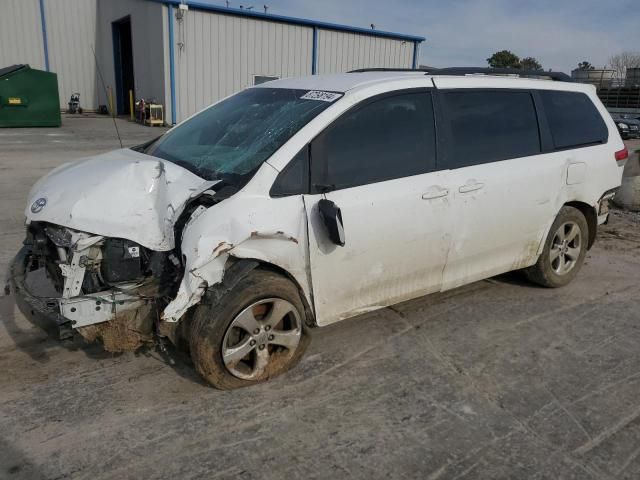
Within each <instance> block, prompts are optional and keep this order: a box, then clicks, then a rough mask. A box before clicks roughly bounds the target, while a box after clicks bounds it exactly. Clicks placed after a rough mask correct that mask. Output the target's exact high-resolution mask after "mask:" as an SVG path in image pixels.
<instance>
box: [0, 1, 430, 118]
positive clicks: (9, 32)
mask: <svg viewBox="0 0 640 480" xmlns="http://www.w3.org/2000/svg"><path fill="white" fill-rule="evenodd" d="M3 3H4V4H3V6H4V10H3V15H2V16H0V67H2V66H7V65H11V64H16V63H29V64H30V65H31V66H32V67H34V68H40V69H43V70H47V69H48V70H51V71H54V72H56V73H57V74H58V82H59V90H60V103H61V108H66V103H67V101H68V100H69V97H70V95H71V94H72V93H74V92H79V93H80V101H81V104H82V106H83V107H84V108H85V109H96V108H98V106H99V105H106V104H108V103H109V102H108V98H107V96H106V95H105V93H104V88H103V86H102V81H101V80H100V74H101V75H102V79H103V81H104V84H105V86H106V87H107V89H109V90H110V91H111V92H112V94H113V97H114V103H115V105H114V106H113V107H114V108H117V110H118V112H119V113H123V112H124V111H128V102H129V99H128V93H127V92H128V89H129V88H131V89H133V90H134V92H135V97H136V98H137V99H138V98H145V99H154V100H155V101H156V102H159V103H162V104H163V105H164V107H165V120H166V121H167V123H176V122H179V121H181V120H184V119H185V118H187V117H189V116H190V115H192V114H194V113H196V112H197V111H199V110H201V109H202V108H204V107H206V106H207V105H210V104H211V103H213V102H215V101H218V100H220V99H222V98H224V97H226V96H228V95H230V94H232V93H235V92H237V91H239V90H241V89H243V88H246V87H249V86H252V85H254V84H255V83H256V82H257V81H264V80H267V79H268V78H269V77H278V78H282V77H290V76H300V75H310V74H321V73H337V72H345V71H348V70H353V69H356V68H364V67H393V68H411V67H415V66H416V60H417V54H418V46H419V44H420V43H421V42H422V41H424V38H422V37H417V36H413V35H404V34H399V33H390V32H384V31H378V30H369V29H364V28H357V27H348V26H344V25H336V24H330V23H326V22H318V21H314V20H307V19H299V18H292V17H285V16H281V15H272V14H264V13H259V12H254V11H250V10H241V9H235V8H226V7H221V6H215V5H211V4H206V3H201V2H198V1H191V0H188V1H186V2H183V3H186V4H187V5H188V7H189V9H188V11H184V10H180V9H179V8H178V6H179V4H180V3H181V2H180V0H3ZM120 26H123V27H122V28H125V30H123V31H125V32H127V30H126V29H128V32H130V33H126V35H125V37H122V33H118V32H120V30H119V28H121V27H120ZM129 42H130V46H129ZM92 48H93V49H94V50H95V53H96V58H97V62H96V58H94V56H93V52H92ZM129 50H130V51H129ZM125 57H126V58H129V57H130V62H131V65H130V67H128V65H129V64H128V63H127V61H126V60H125ZM96 63H97V64H98V65H99V67H100V68H99V70H98V69H97V68H96ZM129 70H131V71H130V72H129ZM265 77H266V78H265Z"/></svg>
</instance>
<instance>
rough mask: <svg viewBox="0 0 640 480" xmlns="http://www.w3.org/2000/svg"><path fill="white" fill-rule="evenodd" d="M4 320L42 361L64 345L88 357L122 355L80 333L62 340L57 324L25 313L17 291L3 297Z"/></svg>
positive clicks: (0, 312)
mask: <svg viewBox="0 0 640 480" xmlns="http://www.w3.org/2000/svg"><path fill="white" fill-rule="evenodd" d="M0 322H1V323H2V324H3V326H4V328H5V331H6V332H7V334H8V336H9V337H10V338H11V339H12V340H13V344H14V345H15V347H16V348H17V349H18V350H20V351H22V352H24V353H26V354H27V355H29V357H30V358H31V359H32V360H34V361H36V362H39V363H47V362H48V361H49V360H50V359H51V358H50V352H51V351H54V350H57V349H60V348H65V349H67V350H70V351H81V352H83V353H84V354H85V355H86V356H87V357H89V358H93V359H97V360H99V359H106V358H113V357H114V356H118V355H121V354H119V353H111V352H106V351H104V349H102V348H101V346H100V345H99V344H91V343H88V342H86V341H84V339H82V338H81V337H80V336H79V335H74V337H73V338H70V339H65V340H60V339H59V338H58V331H57V326H56V325H55V324H53V323H52V322H47V321H46V319H45V318H43V317H41V316H39V315H37V314H34V315H23V314H22V312H20V309H19V308H18V306H17V304H16V301H15V297H14V296H13V294H9V295H5V296H2V297H0Z"/></svg>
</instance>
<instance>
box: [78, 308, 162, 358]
mask: <svg viewBox="0 0 640 480" xmlns="http://www.w3.org/2000/svg"><path fill="white" fill-rule="evenodd" d="M155 312H156V309H155V308H154V307H153V305H152V304H151V303H150V304H148V305H144V306H142V307H140V308H138V309H136V310H131V311H126V312H122V313H119V314H117V316H116V318H115V319H113V320H110V321H108V322H103V323H98V324H96V325H89V326H87V327H82V328H78V333H80V335H82V336H83V337H84V339H85V340H86V341H88V342H89V343H94V342H96V341H98V340H101V341H102V343H103V345H104V349H105V350H106V351H107V352H133V351H135V350H137V349H138V348H140V347H141V346H142V345H144V344H146V343H152V342H153V321H154V318H155Z"/></svg>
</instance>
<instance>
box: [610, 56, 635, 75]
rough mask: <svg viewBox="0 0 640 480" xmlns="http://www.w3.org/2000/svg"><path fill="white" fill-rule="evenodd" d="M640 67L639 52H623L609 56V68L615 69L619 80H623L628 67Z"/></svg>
mask: <svg viewBox="0 0 640 480" xmlns="http://www.w3.org/2000/svg"><path fill="white" fill-rule="evenodd" d="M638 67H640V53H639V52H622V53H619V54H618V55H613V56H612V57H611V58H609V68H611V69H612V70H614V71H615V77H616V79H617V80H618V82H622V81H623V80H624V78H625V77H626V75H627V68H638Z"/></svg>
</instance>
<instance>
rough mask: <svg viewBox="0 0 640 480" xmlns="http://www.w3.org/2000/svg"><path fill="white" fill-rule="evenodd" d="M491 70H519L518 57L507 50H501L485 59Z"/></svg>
mask: <svg viewBox="0 0 640 480" xmlns="http://www.w3.org/2000/svg"><path fill="white" fill-rule="evenodd" d="M487 63H488V64H489V66H490V67H492V68H520V57H518V56H517V55H516V54H515V53H513V52H510V51H509V50H501V51H499V52H496V53H494V54H493V55H491V56H490V57H489V58H487Z"/></svg>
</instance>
